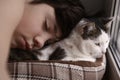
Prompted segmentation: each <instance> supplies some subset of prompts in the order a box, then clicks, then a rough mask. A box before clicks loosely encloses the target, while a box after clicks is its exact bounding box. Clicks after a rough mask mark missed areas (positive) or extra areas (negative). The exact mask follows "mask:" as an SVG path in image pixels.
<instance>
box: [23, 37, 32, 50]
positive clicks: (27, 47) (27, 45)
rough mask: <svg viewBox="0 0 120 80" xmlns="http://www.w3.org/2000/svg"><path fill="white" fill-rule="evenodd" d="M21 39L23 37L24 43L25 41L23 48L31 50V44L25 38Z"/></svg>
mask: <svg viewBox="0 0 120 80" xmlns="http://www.w3.org/2000/svg"><path fill="white" fill-rule="evenodd" d="M23 39H24V43H25V45H24V49H27V50H31V49H32V46H31V45H30V44H29V43H28V42H27V40H25V38H23Z"/></svg>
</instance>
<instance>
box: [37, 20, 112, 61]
mask: <svg viewBox="0 0 120 80" xmlns="http://www.w3.org/2000/svg"><path fill="white" fill-rule="evenodd" d="M110 21H111V19H110V18H99V19H86V18H83V19H82V20H81V21H80V22H79V23H78V24H77V25H76V27H75V28H74V29H73V31H72V32H71V34H70V35H69V37H68V38H66V39H64V40H61V41H60V42H57V43H54V44H51V45H50V46H48V47H47V48H45V49H43V50H40V53H41V55H37V57H38V59H39V60H62V61H91V62H95V61H96V58H100V57H102V55H103V54H104V53H105V52H106V49H107V47H108V45H109V41H110V38H109V35H108V33H107V30H108V28H109V26H108V24H109V23H110Z"/></svg>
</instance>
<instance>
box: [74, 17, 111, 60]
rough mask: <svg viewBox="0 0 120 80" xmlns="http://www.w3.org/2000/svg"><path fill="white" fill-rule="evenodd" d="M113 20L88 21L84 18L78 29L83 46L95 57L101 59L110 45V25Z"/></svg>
mask: <svg viewBox="0 0 120 80" xmlns="http://www.w3.org/2000/svg"><path fill="white" fill-rule="evenodd" d="M111 20H112V18H98V19H86V18H83V19H82V20H81V21H80V22H79V24H78V25H77V27H76V29H75V30H76V32H78V33H79V34H80V35H81V37H82V39H83V43H84V44H83V46H84V49H86V50H87V51H88V52H89V53H90V54H91V55H92V56H93V57H95V58H99V57H101V56H102V54H103V53H105V52H106V49H107V47H108V44H109V40H110V38H109V35H108V30H109V26H108V25H109V24H110V22H111Z"/></svg>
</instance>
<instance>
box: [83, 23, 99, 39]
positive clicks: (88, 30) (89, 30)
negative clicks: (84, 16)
mask: <svg viewBox="0 0 120 80" xmlns="http://www.w3.org/2000/svg"><path fill="white" fill-rule="evenodd" d="M96 30H97V29H96V27H95V23H94V22H91V23H88V24H85V25H83V26H82V37H83V39H87V38H92V37H93V35H94V34H96Z"/></svg>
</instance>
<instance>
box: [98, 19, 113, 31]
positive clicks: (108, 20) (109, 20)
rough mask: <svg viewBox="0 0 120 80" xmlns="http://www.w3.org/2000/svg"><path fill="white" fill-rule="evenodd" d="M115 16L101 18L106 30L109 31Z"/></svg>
mask: <svg viewBox="0 0 120 80" xmlns="http://www.w3.org/2000/svg"><path fill="white" fill-rule="evenodd" d="M113 19H114V17H107V18H101V19H100V20H101V21H102V23H103V25H104V26H103V27H102V29H103V30H104V31H105V32H108V31H109V29H110V25H111V23H112V21H113Z"/></svg>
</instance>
